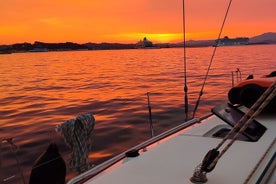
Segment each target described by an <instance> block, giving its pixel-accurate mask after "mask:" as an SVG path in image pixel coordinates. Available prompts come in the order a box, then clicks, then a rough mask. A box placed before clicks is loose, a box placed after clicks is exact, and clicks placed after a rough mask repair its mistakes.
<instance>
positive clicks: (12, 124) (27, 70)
mask: <svg viewBox="0 0 276 184" xmlns="http://www.w3.org/2000/svg"><path fill="white" fill-rule="evenodd" d="M275 50H276V45H248V46H226V47H218V48H217V49H216V52H215V55H214V57H213V59H212V55H213V53H214V47H198V48H187V49H186V51H185V52H186V57H184V49H183V48H164V49H163V48H162V49H130V50H91V51H90V50H89V51H62V52H61V51H60V52H37V53H31V52H30V53H13V54H1V55H0V81H1V82H0V140H2V141H1V142H2V144H0V145H1V146H0V149H1V150H0V166H1V168H0V178H2V180H3V183H28V181H29V177H30V173H31V170H32V166H33V165H34V163H35V161H36V160H37V158H38V157H39V155H41V154H42V153H43V152H44V151H45V150H46V149H47V147H48V146H49V144H50V143H53V142H54V143H56V144H57V145H58V148H59V151H60V153H61V155H62V157H63V158H64V160H65V162H66V163H67V164H68V161H69V159H70V158H71V154H72V150H71V149H70V148H69V147H68V146H67V145H66V143H65V141H64V139H63V137H62V136H61V134H60V132H57V131H56V127H57V126H58V125H61V124H62V123H64V122H65V121H67V120H70V119H73V118H76V117H77V116H79V115H82V114H87V113H89V114H93V116H94V118H95V120H96V121H95V127H94V130H93V131H92V133H91V135H90V136H91V141H92V147H91V150H90V154H89V163H90V164H91V166H93V165H94V166H95V165H98V164H100V163H101V162H103V161H105V160H107V159H109V158H111V157H112V156H114V155H117V154H119V153H122V152H123V151H126V150H128V149H130V148H131V147H133V146H135V145H136V144H138V143H141V142H143V141H145V140H147V139H149V138H150V137H151V131H150V128H149V127H150V124H149V123H150V118H149V117H150V113H149V107H150V108H151V117H152V123H153V130H154V135H158V134H160V133H162V132H164V131H166V130H169V129H171V128H172V127H174V126H176V125H179V124H181V123H183V122H185V120H186V114H185V100H184V99H185V96H187V97H188V104H187V107H188V108H187V110H188V117H192V116H193V111H194V109H195V104H196V103H197V102H199V106H198V108H197V110H196V113H195V114H194V116H195V117H199V116H202V115H205V114H208V113H210V109H211V108H212V107H214V106H216V105H218V104H220V103H224V102H227V100H228V99H227V98H228V97H227V93H228V91H229V89H230V88H231V87H232V86H233V85H235V84H237V83H238V82H239V81H240V80H241V79H245V78H246V77H247V76H248V75H251V74H253V75H254V77H256V78H257V77H262V76H264V75H267V74H269V73H271V72H272V71H276V52H275ZM185 63H186V64H185ZM185 69H186V70H185ZM185 81H186V83H185ZM185 85H186V86H187V89H188V90H187V92H185V91H184V86H185ZM200 91H202V92H203V93H202V95H200ZM6 140H9V141H8V142H7V141H6ZM183 154H184V153H183ZM77 174H78V173H77V172H75V171H74V170H70V169H67V180H68V179H70V178H71V177H73V176H75V175H77Z"/></svg>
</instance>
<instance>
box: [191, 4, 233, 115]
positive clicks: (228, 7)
mask: <svg viewBox="0 0 276 184" xmlns="http://www.w3.org/2000/svg"><path fill="white" fill-rule="evenodd" d="M231 4H232V0H230V1H229V4H228V6H227V10H226V13H225V16H224V19H223V22H222V25H221V28H220V31H219V35H218V38H217V40H219V39H220V37H221V33H222V30H223V28H224V24H225V22H226V18H227V16H228V12H229V10H230V7H231ZM216 50H217V44H214V50H213V53H212V56H211V60H210V63H209V66H208V68H207V72H206V75H205V78H204V81H203V84H202V87H201V90H200V92H199V95H198V99H197V102H196V105H195V108H194V112H193V117H192V118H194V117H195V113H196V111H197V108H198V105H199V102H200V98H201V96H202V95H203V89H204V86H205V84H206V80H207V77H208V75H209V71H210V69H211V66H212V63H213V60H214V57H215V53H216Z"/></svg>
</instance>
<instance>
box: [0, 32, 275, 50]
mask: <svg viewBox="0 0 276 184" xmlns="http://www.w3.org/2000/svg"><path fill="white" fill-rule="evenodd" d="M250 44H276V33H273V32H268V33H264V34H262V35H259V36H255V37H252V38H248V37H237V38H229V37H227V36H225V37H224V38H221V39H217V40H197V41H195V40H189V41H186V42H185V46H187V47H208V46H231V45H250ZM183 46H184V43H183V42H180V43H157V44H153V43H152V42H151V41H150V40H148V39H147V38H146V37H144V39H142V40H140V41H138V42H137V43H134V44H123V43H91V42H89V43H85V44H78V43H73V42H65V43H45V42H40V41H36V42H34V43H33V44H32V43H27V42H25V43H16V44H11V45H0V54H10V53H18V52H47V51H73V50H111V49H154V48H176V47H183Z"/></svg>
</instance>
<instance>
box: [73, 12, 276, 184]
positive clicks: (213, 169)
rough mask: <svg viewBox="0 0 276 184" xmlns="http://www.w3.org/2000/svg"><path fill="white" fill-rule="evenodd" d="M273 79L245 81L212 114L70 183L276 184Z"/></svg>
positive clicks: (158, 136)
mask: <svg viewBox="0 0 276 184" xmlns="http://www.w3.org/2000/svg"><path fill="white" fill-rule="evenodd" d="M228 8H229V7H228ZM227 12H228V10H227ZM223 24H224V23H223ZM184 46H185V40H184ZM215 49H216V47H215ZM267 78H268V77H264V78H262V79H258V80H256V79H251V78H248V79H247V80H245V81H242V82H241V83H240V84H238V85H236V86H234V87H233V88H232V89H229V94H228V96H229V101H225V103H223V104H221V105H218V106H216V107H213V108H212V109H210V114H207V115H205V116H202V117H198V118H192V119H190V120H188V121H185V122H183V123H182V124H180V125H178V126H176V127H174V128H172V129H170V130H168V131H166V132H164V133H162V134H159V135H157V136H153V137H152V138H151V139H149V140H147V141H145V142H143V143H141V144H139V145H137V146H134V147H132V148H130V149H129V150H127V151H125V152H123V153H121V154H119V155H117V156H115V157H113V158H111V159H109V160H107V161H105V162H104V163H102V164H100V165H97V166H95V167H93V168H91V169H89V170H87V171H86V172H83V173H82V174H80V175H78V176H76V177H74V178H72V179H71V180H69V181H68V184H75V183H85V184H111V183H118V184H141V183H143V184H168V183H170V184H179V183H183V184H189V183H210V184H222V183H223V184H233V183H235V184H240V183H247V184H252V183H259V184H261V183H266V184H275V182H276V172H275V167H276V161H275V156H276V137H275V132H276V113H275V109H276V108H275V106H274V105H275V98H276V97H275V96H276V89H275V87H276V77H275V76H272V77H269V80H267ZM257 81H259V82H260V81H261V82H260V83H261V84H260V83H258V82H257ZM263 81H269V82H263ZM263 83H265V85H263ZM256 86H257V88H256ZM250 87H254V88H250ZM237 89H239V91H238V92H237ZM252 90H253V91H254V90H255V92H256V93H248V94H246V93H245V92H248V91H249V92H250V91H252ZM256 90H257V91H256ZM252 95H253V96H252ZM246 97H249V98H246ZM248 100H249V101H248ZM244 102H250V103H244ZM269 107H270V109H269V112H267V111H266V110H267V109H268V108H269Z"/></svg>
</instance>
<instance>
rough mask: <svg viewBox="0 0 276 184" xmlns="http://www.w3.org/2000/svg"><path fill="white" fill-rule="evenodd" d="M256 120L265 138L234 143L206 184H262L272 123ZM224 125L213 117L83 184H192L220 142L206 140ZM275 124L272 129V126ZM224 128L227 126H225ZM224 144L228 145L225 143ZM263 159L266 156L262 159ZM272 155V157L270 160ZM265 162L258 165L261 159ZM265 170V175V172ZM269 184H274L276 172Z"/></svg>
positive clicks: (272, 134)
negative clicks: (262, 126)
mask: <svg viewBox="0 0 276 184" xmlns="http://www.w3.org/2000/svg"><path fill="white" fill-rule="evenodd" d="M271 118H272V117H268V116H267V117H259V118H258V121H259V122H261V123H262V124H263V125H264V126H266V128H267V130H266V132H265V134H264V135H263V136H262V137H261V138H260V139H259V140H258V141H257V142H248V141H239V140H238V141H236V142H235V143H234V144H233V145H232V147H231V148H230V149H229V150H228V151H227V152H226V153H225V154H224V155H223V156H222V158H221V159H220V160H219V161H218V163H217V165H216V167H215V169H214V170H213V171H212V172H211V173H208V174H207V178H208V182H207V183H225V184H228V183H229V184H233V183H244V181H245V180H246V179H247V178H248V177H249V175H250V173H251V172H252V171H254V169H256V168H255V167H256V165H257V164H258V162H260V165H259V166H258V167H257V172H256V173H257V174H253V175H252V177H250V180H249V183H256V182H257V181H258V180H261V179H262V177H263V175H264V174H265V172H266V170H265V169H266V168H265V167H266V165H267V164H268V163H269V162H271V161H273V160H274V159H273V157H275V151H276V145H275V143H273V142H275V129H274V127H275V119H274V120H273V119H271ZM224 124H225V123H224V122H223V121H222V120H220V119H219V118H217V117H216V116H212V117H211V118H209V119H207V120H206V121H205V122H203V123H199V124H195V125H193V127H192V128H189V129H187V131H185V132H182V133H181V134H179V135H178V136H176V137H174V138H173V139H170V140H167V141H166V142H164V143H162V144H159V145H157V146H155V147H154V149H150V150H148V151H146V152H142V153H141V154H140V155H139V156H138V157H135V158H126V159H125V160H123V161H122V162H121V163H120V164H117V165H116V166H114V167H113V168H116V169H113V168H112V169H109V170H108V172H103V173H101V174H99V175H97V176H95V177H94V178H91V179H90V180H88V181H87V182H86V183H89V184H110V183H120V184H124V183H125V184H138V183H139V184H141V183H147V184H162V183H164V184H168V183H171V184H173V183H175V184H179V183H191V182H190V178H191V177H192V175H193V171H194V169H195V167H196V166H197V165H199V164H200V163H201V161H202V159H203V158H204V156H205V155H206V153H207V152H208V151H209V150H210V149H213V148H215V147H216V146H217V145H218V143H219V142H220V141H221V138H215V137H209V136H207V137H206V136H205V135H208V132H209V133H210V131H212V130H214V127H217V126H224ZM273 124H274V125H273ZM226 126H227V125H226ZM226 143H227V142H226ZM264 155H265V156H264ZM273 155H274V156H273ZM263 156H264V159H263V160H262V161H261V158H262V157H263ZM264 170H265V171H264ZM263 171H264V173H263ZM273 175H274V176H273V177H271V179H270V182H271V183H273V182H275V171H273Z"/></svg>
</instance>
